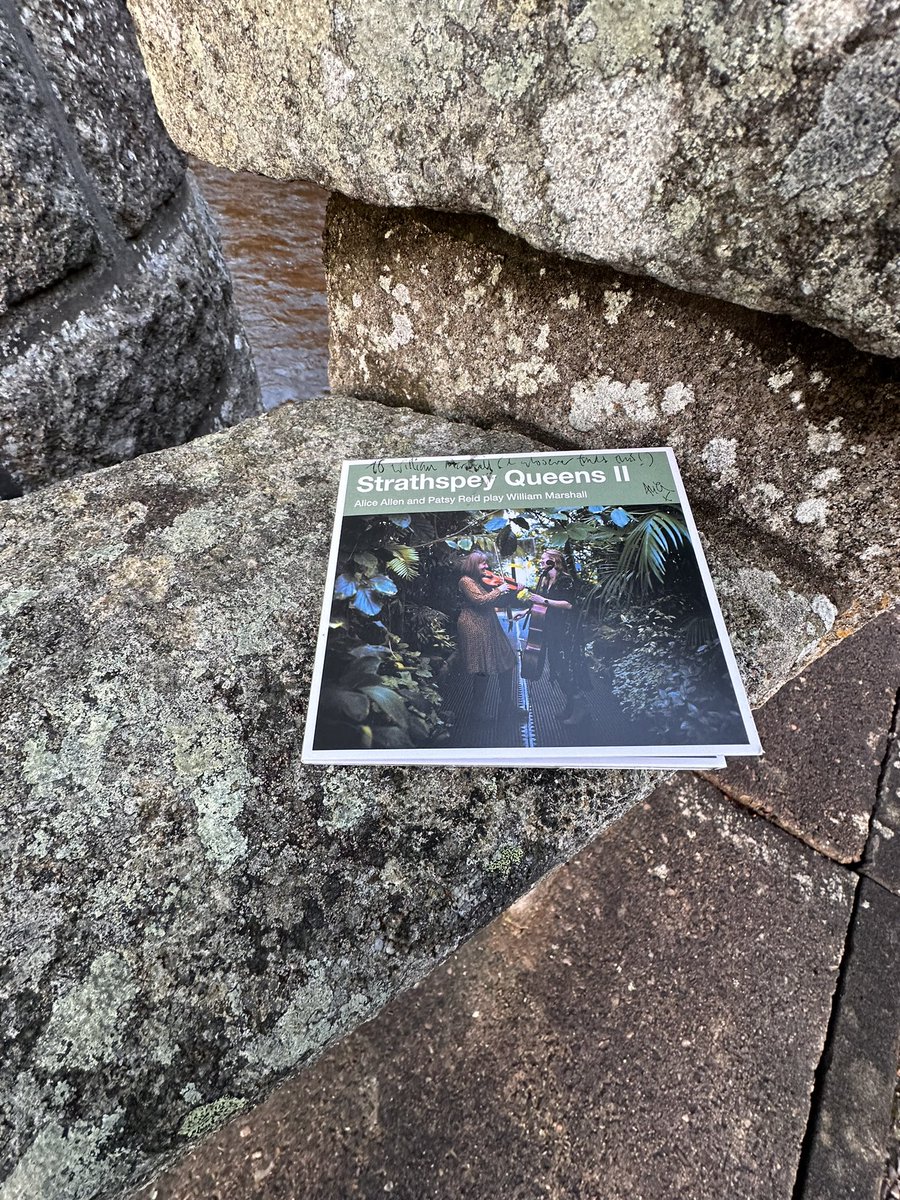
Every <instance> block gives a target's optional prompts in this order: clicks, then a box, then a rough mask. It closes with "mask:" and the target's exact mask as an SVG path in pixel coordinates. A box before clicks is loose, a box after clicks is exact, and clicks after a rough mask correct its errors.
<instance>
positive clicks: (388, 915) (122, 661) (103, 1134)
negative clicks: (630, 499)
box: [0, 396, 844, 1200]
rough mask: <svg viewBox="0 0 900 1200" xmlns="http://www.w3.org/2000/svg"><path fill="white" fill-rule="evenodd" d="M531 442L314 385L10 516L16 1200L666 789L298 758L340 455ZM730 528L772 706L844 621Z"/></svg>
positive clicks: (221, 1101) (5, 838)
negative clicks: (324, 393) (297, 400)
mask: <svg viewBox="0 0 900 1200" xmlns="http://www.w3.org/2000/svg"><path fill="white" fill-rule="evenodd" d="M534 445H535V443H533V442H530V441H528V440H526V439H525V438H523V437H522V436H521V435H519V434H513V433H507V434H503V435H501V434H497V433H486V432H484V431H483V430H480V429H477V428H474V427H472V426H470V425H463V424H460V423H456V422H451V421H447V420H445V419H443V418H440V417H434V416H426V415H422V414H419V413H414V412H412V411H410V410H409V409H396V408H394V409H392V408H388V407H387V406H385V405H383V404H378V403H371V402H366V401H362V400H358V399H354V398H351V397H346V396H331V397H328V398H324V399H320V400H314V401H309V402H307V403H304V404H298V405H286V406H284V407H283V408H280V409H277V410H276V411H275V412H273V413H271V414H269V415H268V416H266V417H263V418H260V419H258V420H255V421H246V422H243V423H241V424H240V425H238V426H237V427H236V428H234V429H231V430H228V431H226V432H223V433H217V434H213V435H211V436H209V437H204V438H199V439H196V440H195V441H193V442H191V443H189V444H188V445H185V446H180V447H176V448H174V449H171V450H165V451H161V452H159V453H157V454H152V455H145V456H143V457H142V458H139V459H136V460H134V461H132V462H127V463H123V464H121V465H120V466H117V467H113V468H111V469H110V470H108V471H104V472H101V473H98V474H94V475H88V476H83V477H79V478H76V479H73V480H70V481H67V482H64V483H60V484H56V485H52V486H50V487H47V488H45V489H43V490H42V491H41V492H40V493H36V494H35V495H32V496H27V497H24V498H22V499H18V500H11V501H9V502H8V503H7V504H6V505H4V506H2V508H0V567H2V572H0V576H2V582H0V638H2V640H0V651H2V657H0V666H2V670H0V750H2V753H0V763H2V768H0V770H2V791H3V796H4V804H3V806H2V808H0V843H2V845H3V846H4V851H5V852H4V855H3V857H2V869H0V913H2V914H3V921H4V922H5V928H4V929H3V930H2V931H0V941H2V944H3V946H4V949H5V953H6V969H5V970H4V973H3V975H2V978H0V1008H2V1011H3V1013H4V1022H5V1039H6V1040H5V1042H4V1046H3V1050H2V1053H0V1111H2V1112H3V1113H4V1114H5V1117H6V1121H5V1123H4V1124H3V1125H2V1127H0V1138H2V1139H5V1141H3V1142H2V1143H0V1149H2V1151H3V1153H2V1154H0V1161H2V1162H3V1163H4V1164H6V1170H7V1171H8V1172H9V1175H8V1178H7V1180H6V1183H5V1185H4V1184H2V1183H0V1195H2V1196H3V1197H4V1200H5V1198H6V1197H10V1198H11V1200H12V1198H15V1200H19V1198H20V1197H21V1198H24V1197H28V1198H29V1200H30V1198H31V1197H38V1196H39V1197H41V1200H89V1198H90V1200H93V1198H95V1197H106V1196H109V1195H110V1194H114V1193H115V1191H116V1189H117V1188H120V1187H123V1186H125V1185H127V1184H129V1183H132V1182H134V1181H135V1180H136V1179H138V1178H139V1177H141V1176H142V1175H145V1174H146V1173H148V1172H149V1171H151V1170H152V1168H153V1167H154V1165H158V1164H159V1163H160V1162H162V1161H164V1159H165V1157H166V1156H167V1155H170V1154H171V1153H173V1152H177V1151H178V1150H179V1149H180V1148H183V1147H185V1146H186V1145H188V1144H189V1142H190V1140H191V1139H192V1138H195V1137H197V1136H200V1135H201V1134H202V1133H204V1132H207V1131H209V1130H210V1129H213V1128H215V1127H216V1125H217V1124H219V1123H221V1122H222V1121H223V1120H225V1119H227V1118H228V1117H229V1116H230V1115H232V1114H234V1113H235V1112H237V1111H239V1110H240V1109H242V1108H244V1107H246V1106H248V1105H249V1104H251V1103H253V1102H254V1101H255V1100H257V1099H259V1098H260V1097H262V1096H263V1095H265V1094H266V1092H267V1091H268V1090H269V1089H270V1088H271V1087H272V1086H273V1085H274V1083H275V1082H277V1081H278V1080H279V1079H281V1078H283V1077H284V1076H285V1075H286V1074H287V1073H288V1072H290V1071H291V1070H293V1069H294V1068H296V1067H298V1066H300V1065H302V1064H303V1063H306V1062H309V1061H310V1060H311V1059H312V1058H313V1057H315V1056H316V1055H317V1054H318V1053H319V1052H320V1051H321V1050H322V1049H323V1048H324V1047H325V1046H327V1045H328V1044H329V1043H330V1042H332V1041H334V1040H335V1039H336V1038H337V1037H339V1036H340V1035H341V1034H343V1033H344V1032H346V1031H348V1030H349V1029H351V1028H353V1027H354V1026H355V1025H357V1024H359V1023H360V1022H362V1021H364V1020H365V1019H367V1018H368V1017H369V1016H371V1015H373V1014H374V1013H375V1012H376V1011H377V1009H378V1008H379V1007H380V1006H381V1005H382V1004H383V1003H384V1002H385V1001H386V1000H387V999H388V998H389V997H390V996H391V995H392V994H393V993H395V992H396V991H398V990H399V989H401V988H404V987H407V986H409V985H410V984H411V983H413V982H414V981H416V980H417V979H419V978H421V977H422V976H423V975H424V974H425V973H426V972H427V971H428V970H429V969H430V968H431V967H432V966H433V965H434V964H435V963H437V962H438V961H440V959H441V958H443V957H444V956H445V955H446V954H447V953H448V952H449V951H450V950H452V949H453V948H454V947H455V946H457V945H458V944H459V942H460V941H462V940H463V939H464V938H465V937H467V936H468V935H470V934H471V933H473V932H474V931H475V930H476V929H478V928H479V927H481V926H482V925H484V924H485V923H486V922H487V921H488V920H489V919H490V918H491V917H492V916H494V915H495V914H496V913H498V912H499V911H501V910H502V909H503V908H505V907H506V906H507V905H508V904H509V903H510V902H511V900H512V899H513V898H515V897H516V896H518V895H520V894H521V893H523V892H524V891H526V890H527V889H528V888H529V887H530V885H531V884H532V883H534V882H535V881H536V880H537V879H538V878H539V877H540V876H541V875H542V874H544V873H545V872H546V871H547V870H548V869H549V868H550V867H552V866H553V865H554V864H556V863H558V862H559V861H561V860H563V859H565V858H568V857H569V856H571V855H572V854H573V853H574V852H575V851H576V850H577V849H578V848H579V847H581V846H582V845H583V844H584V843H585V842H586V841H587V840H588V839H589V838H591V837H592V836H593V835H595V834H596V833H597V832H598V831H599V830H600V829H602V828H603V827H604V826H605V825H607V824H608V823H609V822H611V821H612V820H614V819H615V818H616V817H618V816H619V815H621V814H622V813H623V812H624V811H625V810H626V809H627V808H628V807H630V806H631V805H632V804H634V803H635V802H636V801H638V800H639V799H640V798H642V797H643V796H645V795H646V794H647V793H648V791H649V790H650V789H651V788H652V786H653V785H654V783H655V782H656V780H657V778H658V774H657V773H654V772H635V771H631V772H627V771H568V770H554V771H544V770H532V771H497V770H494V769H491V768H489V767H480V768H469V767H462V768H458V769H440V770H428V769H424V768H400V767H398V768H367V769H358V768H338V767H332V768H313V767H306V766H303V765H301V763H300V741H301V735H302V729H303V725H304V721H305V717H306V706H307V695H308V690H309V682H310V673H311V666H312V658H313V653H314V648H315V643H316V638H317V631H318V622H319V606H320V603H321V593H322V588H323V584H324V577H325V569H326V562H327V557H328V545H329V539H330V533H331V519H332V508H333V505H334V503H335V499H336V494H337V487H338V477H339V472H340V460H341V459H342V458H345V457H346V458H367V457H369V456H372V458H373V459H374V458H375V457H378V456H382V455H399V456H404V457H406V456H421V455H427V454H435V453H446V454H454V455H455V454H460V453H465V454H483V453H486V452H497V451H501V452H502V451H504V450H507V451H510V452H516V451H525V450H527V449H529V448H531V447H533V446H534ZM746 549H747V548H746V546H744V545H743V544H741V543H740V542H735V541H733V540H731V539H729V538H728V537H726V536H720V537H718V538H717V539H716V541H715V542H714V544H713V545H712V546H711V547H710V559H711V564H712V569H713V573H714V576H715V578H716V582H717V586H718V588H719V591H720V595H721V597H722V601H723V607H724V611H725V616H726V619H727V621H728V622H729V625H730V628H731V632H732V635H733V638H734V642H735V647H736V651H737V654H738V659H739V664H740V667H741V670H742V672H743V674H744V677H745V679H746V680H747V682H748V684H749V687H750V691H751V695H752V696H753V697H754V698H755V699H756V700H759V699H761V698H762V697H763V696H764V695H766V694H767V693H768V692H770V691H772V690H773V689H774V688H775V687H777V686H778V684H779V683H781V682H783V680H784V679H786V678H787V677H788V676H789V675H791V674H792V673H793V672H794V671H796V670H797V669H798V668H799V666H800V665H802V664H803V663H804V662H806V661H808V659H809V658H810V657H811V656H812V655H814V654H816V653H818V651H819V650H820V649H821V648H822V646H823V645H824V644H825V643H826V642H827V640H828V638H829V637H830V636H831V634H832V632H833V630H834V627H835V622H836V621H840V620H842V619H844V614H843V613H836V611H835V610H834V607H833V606H831V607H829V602H827V601H826V599H825V598H824V597H822V596H820V595H818V594H817V593H816V592H815V591H813V590H812V589H810V588H808V587H806V588H804V586H801V585H800V584H799V583H796V582H792V581H790V580H789V579H787V577H786V573H785V571H784V565H783V564H782V563H780V562H779V560H778V559H777V557H773V558H767V557H765V556H764V555H763V554H757V556H756V557H755V558H753V559H750V558H748V557H747V554H746ZM779 572H781V574H779ZM4 1189H5V1190H4Z"/></svg>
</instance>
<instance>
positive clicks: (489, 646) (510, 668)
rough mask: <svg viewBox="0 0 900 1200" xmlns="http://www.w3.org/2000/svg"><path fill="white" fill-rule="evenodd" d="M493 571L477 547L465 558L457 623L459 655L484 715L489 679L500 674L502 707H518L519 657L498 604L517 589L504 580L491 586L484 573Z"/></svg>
mask: <svg viewBox="0 0 900 1200" xmlns="http://www.w3.org/2000/svg"><path fill="white" fill-rule="evenodd" d="M490 570H491V567H490V564H489V562H488V557H487V555H486V554H485V553H484V552H483V551H481V550H473V552H472V553H471V554H469V555H467V556H466V558H464V559H463V561H462V574H461V575H460V579H459V585H458V586H459V594H460V599H461V600H462V611H461V612H460V614H459V621H458V622H457V626H456V628H457V638H458V641H459V654H460V659H461V660H462V664H463V669H464V670H465V671H466V672H468V674H469V675H470V676H471V677H472V703H473V707H474V710H475V712H476V714H479V715H480V714H481V710H482V706H483V703H484V693H485V690H486V688H487V682H488V678H489V676H491V675H496V676H498V677H499V682H500V705H501V709H502V710H505V711H510V710H511V709H513V708H514V696H513V672H514V668H515V665H516V656H515V653H514V652H513V648H512V646H511V645H510V644H509V640H508V639H507V637H506V635H505V634H504V632H503V630H502V629H501V628H500V622H499V620H498V618H497V613H496V611H495V606H496V605H497V604H500V603H503V602H504V601H505V599H506V597H507V595H508V593H509V592H511V591H513V588H512V587H511V586H510V585H509V584H508V583H504V584H502V585H501V586H500V587H491V586H490V585H489V584H487V583H485V582H484V578H483V577H484V575H485V574H487V573H488V572H489V571H490Z"/></svg>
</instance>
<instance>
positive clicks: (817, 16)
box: [131, 0, 900, 354]
mask: <svg viewBox="0 0 900 1200" xmlns="http://www.w3.org/2000/svg"><path fill="white" fill-rule="evenodd" d="M131 8H132V12H133V14H134V17H135V23H136V25H137V28H138V34H139V37H140V40H141V44H142V47H143V50H144V54H145V57H146V59H147V61H148V64H149V69H150V72H151V76H152V78H153V81H154V88H155V92H156V97H157V102H158V103H159V105H160V108H161V112H162V116H163V120H164V121H165V123H166V126H167V128H168V129H169V132H170V133H171V134H172V135H173V137H174V138H175V140H176V142H178V144H179V145H180V146H182V148H184V149H188V150H190V151H191V152H193V153H195V154H197V155H198V157H200V158H203V159H206V160H208V161H210V162H215V163H218V164H220V165H223V166H229V167H232V168H236V169H244V170H252V171H259V172H261V173H263V174H268V175H274V176H277V177H285V176H287V177H302V178H311V179H314V180H315V181H316V182H318V183H321V184H323V185H324V186H326V187H330V188H334V189H336V190H338V191H340V192H343V193H344V194H346V195H350V196H355V197H357V198H359V199H363V200H367V201H369V202H372V203H376V204H384V205H388V204H390V205H405V206H409V205H423V206H426V207H429V208H434V209H445V210H454V211H461V212H479V213H486V214H488V215H491V216H494V217H496V218H497V220H498V221H499V222H500V224H501V225H502V226H503V227H504V228H506V229H509V230H511V231H512V232H514V233H517V234H519V235H521V236H522V237H524V238H525V239H527V240H528V241H529V242H531V243H532V244H534V245H535V246H538V247H540V248H541V249H544V250H549V251H554V252H558V253H561V254H564V255H567V256H569V257H572V258H582V259H589V260H593V261H598V262H603V263H606V264H609V265H610V266H613V267H616V268H618V269H619V270H622V271H628V272H633V273H637V274H643V275H649V276H651V277H654V278H656V279H659V280H662V281H664V282H666V283H669V284H672V285H673V286H676V287H679V288H684V289H686V290H689V291H694V292H699V293H704V294H709V295H714V296H718V297H721V298H722V299H726V300H730V301H735V302H737V303H739V304H742V305H745V306H747V307H750V308H756V309H763V310H766V311H772V312H784V313H790V314H793V315H794V316H798V317H801V318H803V319H804V320H806V321H809V322H810V323H812V324H815V325H820V326H822V327H824V328H827V329H831V330H833V331H834V332H836V333H839V334H842V335H844V336H846V337H849V338H850V339H851V340H853V341H855V342H856V343H857V344H858V345H860V346H862V347H864V348H866V349H869V350H873V351H876V352H879V353H886V354H897V353H898V352H900V325H898V312H900V306H898V298H900V263H898V259H897V257H896V232H897V217H896V204H895V198H894V192H893V189H894V185H893V174H892V173H893V169H894V168H893V166H892V159H893V155H894V153H895V152H896V149H897V147H898V144H900V104H898V95H897V80H898V78H900V71H898V61H900V60H898V46H900V43H898V35H897V16H896V12H895V11H894V10H893V9H892V8H891V6H890V5H888V4H886V3H878V2H876V3H873V4H870V5H861V4H858V3H853V2H851V0H837V2H835V3H829V4H828V5H825V6H822V5H816V4H815V3H813V2H811V0H790V2H789V3H786V4H782V5H774V4H770V3H766V2H762V0H760V2H757V3H750V4H743V5H724V6H721V5H719V6H717V5H714V4H711V3H707V2H705V0H702V2H701V0H698V2H696V3H691V4H689V5H684V4H681V3H671V2H669V0H666V2H664V3H634V4H629V5H625V6H622V5H614V4H610V3H609V0H577V2H573V3H569V4H563V3H554V4H538V3H536V2H535V0H531V2H530V3H527V4H511V3H508V2H506V0H488V2H486V3H478V4H456V5H451V6H448V5H446V4H442V3H440V2H439V0H430V2H428V3H422V2H421V0H376V2H374V3H371V2H369V3H365V4H360V3H352V2H351V3H346V2H344V0H341V3H338V2H337V0H317V2H316V3H313V4H304V5H300V6H295V5H291V4H274V5H272V4H262V3H258V2H256V0H247V2H239V0H217V2H216V3H213V4H206V5H202V6H201V5H197V4H196V3H192V2H191V0H132V4H131Z"/></svg>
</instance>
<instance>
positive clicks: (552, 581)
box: [532, 550, 578, 725]
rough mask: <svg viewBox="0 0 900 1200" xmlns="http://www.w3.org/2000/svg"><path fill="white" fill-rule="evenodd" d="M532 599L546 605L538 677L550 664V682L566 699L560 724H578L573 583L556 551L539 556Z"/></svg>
mask: <svg viewBox="0 0 900 1200" xmlns="http://www.w3.org/2000/svg"><path fill="white" fill-rule="evenodd" d="M532 595H533V598H534V599H536V600H542V601H543V602H544V603H545V604H546V605H547V613H546V615H545V617H544V632H543V642H542V658H541V662H540V671H539V673H538V677H540V675H541V674H543V670H544V663H545V662H547V663H549V665H550V678H551V679H555V680H556V682H557V683H558V684H559V687H560V689H561V690H562V693H563V695H564V696H565V698H566V704H565V708H564V709H563V711H562V713H561V717H562V720H563V723H564V724H567V725H568V724H574V723H575V722H576V721H577V720H578V718H577V717H576V716H575V698H576V695H577V687H576V679H575V661H574V659H575V630H574V628H573V617H574V599H575V580H574V579H573V578H572V576H571V575H570V574H569V571H568V569H567V567H566V560H565V558H564V557H563V556H562V554H561V553H560V552H559V551H558V550H545V551H544V553H543V554H542V555H541V561H540V575H539V576H538V581H537V583H536V584H535V588H534V591H533V593H532Z"/></svg>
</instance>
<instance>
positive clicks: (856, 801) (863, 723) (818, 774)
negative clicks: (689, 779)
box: [713, 609, 900, 883]
mask: <svg viewBox="0 0 900 1200" xmlns="http://www.w3.org/2000/svg"><path fill="white" fill-rule="evenodd" d="M898 685H900V610H897V609H894V610H892V611H891V612H887V613H884V614H883V615H882V616H881V617H879V618H878V619H877V620H875V621H872V622H870V623H869V624H868V625H867V626H866V627H865V629H864V630H863V631H862V632H861V633H860V634H858V635H857V636H856V637H854V638H853V639H852V640H851V641H849V642H844V643H842V644H841V645H840V646H839V647H837V648H836V650H835V652H834V653H833V654H829V655H828V656H827V657H826V658H824V659H821V660H820V661H819V662H816V663H814V664H813V665H812V667H811V668H810V669H809V670H808V671H803V672H802V673H801V674H800V675H798V676H797V678H796V679H793V680H791V682H790V683H788V684H787V685H786V686H785V687H783V688H782V689H781V691H780V692H779V693H778V695H777V696H776V697H775V698H774V699H773V700H772V701H771V702H770V703H769V704H767V705H766V707H765V709H764V710H763V712H762V713H760V714H759V716H758V718H757V728H758V729H759V737H760V741H761V742H762V744H763V746H765V748H766V753H765V755H764V756H763V757H762V758H755V759H749V758H748V759H738V760H735V761H734V762H732V763H730V764H729V766H728V769H727V770H726V771H722V772H716V773H715V775H714V776H713V782H714V783H715V784H716V786H717V787H719V788H721V789H722V790H723V791H724V792H727V794H728V795H729V796H731V797H732V798H733V799H735V800H737V801H738V802H739V803H740V804H742V805H745V806H746V807H748V808H752V809H755V810H756V811H757V812H761V813H764V814H765V815H766V816H767V817H769V819H770V820H773V821H774V822H775V823H776V824H777V825H781V826H782V828H784V829H787V830H789V831H790V832H791V833H792V834H794V835H795V836H796V837H799V838H801V839H802V840H803V841H805V842H806V843H807V844H808V845H810V846H812V847H814V848H815V849H816V850H818V851H819V853H820V854H825V855H827V856H828V857H829V858H833V859H836V860H837V861H838V862H844V863H854V864H855V863H859V862H861V860H862V858H863V851H864V850H865V851H866V858H867V861H869V860H871V859H873V858H875V857H876V856H875V853H874V851H875V850H876V849H877V851H878V855H877V857H878V859H879V860H880V862H879V865H881V863H882V862H883V860H884V859H886V858H888V857H890V858H892V859H895V860H897V859H900V851H897V850H894V849H893V847H892V845H891V842H892V840H893V835H894V832H895V831H896V830H897V825H898V822H897V816H898V815H900V813H898V805H897V800H898V798H900V797H898V796H897V795H896V794H895V795H894V797H893V800H894V805H893V809H894V812H893V817H894V819H893V821H892V820H891V816H890V815H889V814H890V813H891V807H890V787H889V779H890V766H889V765H888V764H887V763H886V759H885V755H886V754H887V753H888V752H889V749H890V744H891V743H890V738H889V734H890V728H891V720H892V717H893V715H894V710H895V706H896V703H897V688H898ZM892 757H893V758H896V753H895V754H894V755H893V756H892ZM895 792H896V784H895ZM873 808H874V810H875V811H874V821H873ZM870 823H871V825H872V831H871V835H870ZM867 841H868V842H869V845H868V849H867ZM869 874H871V875H873V876H874V877H875V878H877V879H879V882H883V876H882V875H881V874H879V873H877V871H876V870H874V869H871V863H870V869H869ZM894 878H895V880H897V881H898V883H900V872H895V876H894Z"/></svg>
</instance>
